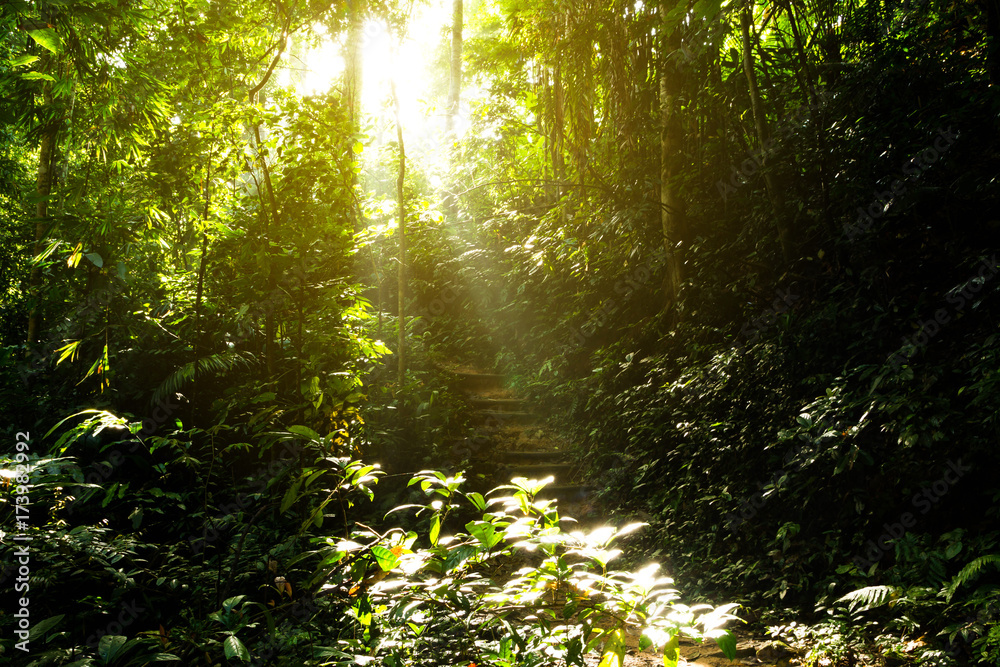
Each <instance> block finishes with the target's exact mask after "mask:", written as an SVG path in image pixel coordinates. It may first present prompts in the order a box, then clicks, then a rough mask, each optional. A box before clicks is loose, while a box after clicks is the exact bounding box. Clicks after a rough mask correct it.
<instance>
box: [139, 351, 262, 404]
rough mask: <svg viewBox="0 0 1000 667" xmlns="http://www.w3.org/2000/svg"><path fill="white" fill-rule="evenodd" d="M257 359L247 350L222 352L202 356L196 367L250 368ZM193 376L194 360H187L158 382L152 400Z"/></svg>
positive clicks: (215, 369) (211, 370)
mask: <svg viewBox="0 0 1000 667" xmlns="http://www.w3.org/2000/svg"><path fill="white" fill-rule="evenodd" d="M256 362H257V359H256V358H255V357H254V356H253V355H252V354H250V353H248V352H223V353H222V354H213V355H211V356H208V357H203V358H202V359H200V360H199V362H198V368H199V371H200V372H204V373H214V374H219V373H227V372H229V371H231V370H233V369H234V368H236V367H238V366H242V367H245V368H250V367H252V366H254V365H255V364H256ZM193 378H194V362H193V361H189V362H188V363H186V364H184V365H183V366H181V367H180V368H178V369H177V370H176V371H174V372H173V373H171V374H170V375H168V376H167V378H166V379H165V380H164V381H163V382H161V383H160V386H159V387H157V388H156V391H155V392H153V402H154V403H156V402H157V401H160V400H162V399H163V397H165V396H167V395H169V394H173V393H176V392H177V390H179V389H180V388H181V387H183V386H184V384H185V383H187V382H190V381H191V380H192V379H193Z"/></svg>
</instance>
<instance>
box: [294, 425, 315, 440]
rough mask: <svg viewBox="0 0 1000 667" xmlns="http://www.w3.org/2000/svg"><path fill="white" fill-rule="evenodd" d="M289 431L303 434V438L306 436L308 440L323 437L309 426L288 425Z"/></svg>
mask: <svg viewBox="0 0 1000 667" xmlns="http://www.w3.org/2000/svg"><path fill="white" fill-rule="evenodd" d="M288 432H289V433H294V434H295V435H301V436H302V437H303V438H306V439H308V440H322V439H323V438H322V436H320V434H319V433H317V432H316V431H314V430H312V429H311V428H309V427H308V426H298V425H296V426H289V427H288Z"/></svg>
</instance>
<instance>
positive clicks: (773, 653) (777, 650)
mask: <svg viewBox="0 0 1000 667" xmlns="http://www.w3.org/2000/svg"><path fill="white" fill-rule="evenodd" d="M795 653H796V652H795V649H793V648H792V647H791V646H789V645H788V644H786V643H785V642H780V641H769V642H764V643H763V644H762V645H761V646H760V647H759V648H758V649H757V659H758V660H760V661H761V662H766V663H770V664H784V665H787V664H788V662H789V660H790V658H792V657H793V656H794V655H795Z"/></svg>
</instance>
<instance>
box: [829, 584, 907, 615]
mask: <svg viewBox="0 0 1000 667" xmlns="http://www.w3.org/2000/svg"><path fill="white" fill-rule="evenodd" d="M902 593H903V589H902V588H899V587H898V586H865V587H864V588H859V589H858V590H856V591H851V592H850V593H848V594H847V595H845V596H844V597H842V598H840V599H839V600H837V602H846V603H848V604H849V605H850V606H851V611H852V612H855V611H868V610H869V609H874V608H876V607H881V606H882V605H884V604H886V603H887V602H892V601H893V600H895V599H896V598H898V597H899V596H900V595H901V594H902Z"/></svg>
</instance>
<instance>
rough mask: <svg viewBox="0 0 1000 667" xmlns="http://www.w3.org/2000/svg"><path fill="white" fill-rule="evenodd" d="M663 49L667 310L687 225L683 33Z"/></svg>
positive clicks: (679, 273)
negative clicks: (680, 180) (682, 182)
mask: <svg viewBox="0 0 1000 667" xmlns="http://www.w3.org/2000/svg"><path fill="white" fill-rule="evenodd" d="M659 9H660V17H661V18H662V19H664V20H666V16H667V12H668V11H669V9H670V8H669V7H668V6H667V3H666V0H663V1H661V2H660V7H659ZM660 43H661V47H660V62H661V63H662V65H661V70H660V77H659V78H660V225H661V226H662V231H663V251H664V253H665V255H666V275H665V276H664V278H663V290H664V293H665V296H666V304H665V305H667V306H668V307H669V306H672V305H674V304H676V302H677V297H678V295H679V294H680V287H681V281H682V280H683V279H684V251H685V248H684V240H685V236H686V231H687V230H686V229H685V226H686V223H685V219H684V200H683V199H682V198H681V196H680V193H679V192H678V191H677V185H676V183H674V182H673V181H674V177H675V176H676V175H677V174H678V173H679V171H680V165H679V160H678V156H679V155H680V152H681V142H682V140H683V138H682V136H681V134H682V133H681V124H680V118H679V113H678V112H679V104H678V98H679V95H680V90H681V78H680V72H679V71H678V69H677V66H676V63H675V61H674V59H673V58H671V57H670V54H672V53H674V52H676V51H677V49H678V48H680V33H679V32H678V31H677V30H672V31H670V32H669V34H663V35H662V36H661V42H660Z"/></svg>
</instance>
